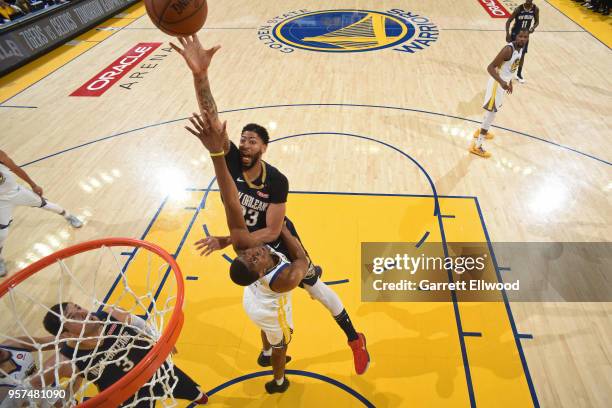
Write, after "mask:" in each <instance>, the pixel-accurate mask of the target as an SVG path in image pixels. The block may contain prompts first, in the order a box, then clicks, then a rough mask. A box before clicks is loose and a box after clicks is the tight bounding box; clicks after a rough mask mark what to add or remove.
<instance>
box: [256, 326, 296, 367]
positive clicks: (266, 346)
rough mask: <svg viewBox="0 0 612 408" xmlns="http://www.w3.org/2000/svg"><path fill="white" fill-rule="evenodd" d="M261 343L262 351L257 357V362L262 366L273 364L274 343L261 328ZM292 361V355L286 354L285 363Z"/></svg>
mask: <svg viewBox="0 0 612 408" xmlns="http://www.w3.org/2000/svg"><path fill="white" fill-rule="evenodd" d="M261 344H262V349H261V353H259V356H258V357H257V364H259V365H260V366H262V367H270V366H271V365H272V345H271V344H270V342H269V341H268V337H267V336H266V332H264V331H263V330H261ZM290 361H291V356H286V361H285V363H288V362H290Z"/></svg>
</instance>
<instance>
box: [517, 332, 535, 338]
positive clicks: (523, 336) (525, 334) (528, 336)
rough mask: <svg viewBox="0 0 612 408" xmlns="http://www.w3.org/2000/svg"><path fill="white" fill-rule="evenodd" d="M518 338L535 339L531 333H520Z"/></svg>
mask: <svg viewBox="0 0 612 408" xmlns="http://www.w3.org/2000/svg"><path fill="white" fill-rule="evenodd" d="M517 336H518V338H519V339H533V334H529V333H519V334H517Z"/></svg>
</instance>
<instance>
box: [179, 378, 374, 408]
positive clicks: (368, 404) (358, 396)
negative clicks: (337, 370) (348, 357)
mask: <svg viewBox="0 0 612 408" xmlns="http://www.w3.org/2000/svg"><path fill="white" fill-rule="evenodd" d="M285 373H286V374H292V375H300V376H303V377H310V378H314V379H317V380H321V381H324V382H326V383H328V384H331V385H335V386H336V387H338V388H340V389H341V390H343V391H346V392H347V393H349V394H350V395H352V396H353V397H355V398H356V399H357V400H359V401H360V402H361V403H362V404H363V405H364V406H366V407H368V408H376V407H375V405H374V404H372V403H371V402H370V401H369V400H368V399H367V398H366V397H364V396H363V395H361V394H360V393H359V392H357V391H355V390H354V389H352V388H351V387H349V386H348V385H346V384H344V383H341V382H340V381H338V380H335V379H333V378H331V377H327V376H325V375H322V374H317V373H313V372H311V371H304V370H286V371H285ZM268 375H272V370H268V371H259V372H255V373H251V374H246V375H242V376H240V377H237V378H234V379H233V380H229V381H227V382H225V383H223V384H221V385H219V386H217V387H215V388H213V389H212V390H210V391H208V392H207V393H206V394H207V395H208V396H209V397H210V396H213V395H215V394H216V393H218V392H219V391H222V390H224V389H225V388H228V387H231V386H232V385H234V384H238V383H240V382H243V381H247V380H250V379H252V378H257V377H264V376H268ZM195 406H196V405H195V404H194V403H191V404H190V405H189V406H188V407H189V408H192V407H195Z"/></svg>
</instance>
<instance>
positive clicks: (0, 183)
mask: <svg viewBox="0 0 612 408" xmlns="http://www.w3.org/2000/svg"><path fill="white" fill-rule="evenodd" d="M15 175H17V176H19V177H20V178H21V179H22V180H23V181H25V182H27V183H28V184H29V185H30V187H31V188H32V189H31V190H30V189H28V188H25V187H22V186H20V185H19V184H18V183H17V178H16V177H15ZM17 206H27V207H40V208H42V209H43V210H47V211H51V212H54V213H56V214H59V215H61V216H63V217H64V218H65V219H66V221H68V223H70V225H71V226H73V227H74V228H81V227H82V226H83V223H82V222H81V220H79V219H78V218H77V217H75V216H74V215H71V214H69V213H68V212H67V211H66V210H64V209H63V208H62V207H60V206H59V205H57V204H54V203H52V202H50V201H47V200H46V199H45V198H44V197H43V189H42V188H41V187H40V186H38V185H37V184H36V183H34V181H33V180H32V179H31V178H30V176H28V174H27V173H26V172H25V171H24V170H23V169H22V168H21V167H19V166H17V165H16V164H15V162H13V160H11V158H10V157H9V156H8V155H7V154H6V153H5V152H3V151H2V150H0V278H1V277H3V276H5V275H6V273H7V270H6V265H5V264H4V260H3V259H2V247H3V246H4V241H5V240H6V238H7V237H8V228H9V225H11V222H13V209H14V208H15V207H17Z"/></svg>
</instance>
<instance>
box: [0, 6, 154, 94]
mask: <svg viewBox="0 0 612 408" xmlns="http://www.w3.org/2000/svg"><path fill="white" fill-rule="evenodd" d="M125 13H127V16H129V18H128V17H124V18H119V19H116V18H114V17H113V18H109V19H108V20H106V21H104V22H102V23H100V24H99V25H98V26H96V27H94V28H92V29H91V30H89V31H87V32H86V33H84V34H81V35H80V36H78V37H77V38H76V39H75V40H76V41H75V42H72V43H68V44H64V45H61V46H59V47H58V48H56V49H55V50H53V51H51V52H49V53H47V54H45V55H43V56H41V57H39V58H37V59H35V60H34V61H32V62H30V63H28V64H26V65H24V66H23V67H21V68H19V69H17V70H15V71H13V72H11V73H10V74H8V75H5V76H3V77H2V78H1V79H0V103H4V102H5V101H6V100H8V99H10V98H12V97H13V96H15V95H17V94H18V93H20V92H21V91H23V90H24V89H26V88H27V87H29V86H31V85H33V84H34V83H36V82H38V81H40V80H41V79H43V78H44V77H46V76H47V75H49V74H51V73H52V72H54V71H56V70H57V69H59V68H61V67H62V66H64V65H66V64H67V63H69V62H70V61H72V60H73V59H75V58H76V57H78V56H79V55H81V54H83V53H84V52H85V51H87V50H89V49H90V48H91V47H93V46H94V45H96V44H97V43H98V42H100V41H103V40H105V39H106V38H108V37H110V36H111V35H113V34H114V33H116V32H117V31H110V30H105V29H106V28H108V27H116V28H122V27H125V26H127V25H128V24H131V23H132V22H134V21H135V19H136V18H139V17H141V16H143V15H144V14H145V13H146V11H145V8H144V6H143V4H142V3H138V4H135V5H134V6H132V7H129V8H127V9H126V10H124V11H123V13H120V14H121V15H123V14H125Z"/></svg>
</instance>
